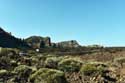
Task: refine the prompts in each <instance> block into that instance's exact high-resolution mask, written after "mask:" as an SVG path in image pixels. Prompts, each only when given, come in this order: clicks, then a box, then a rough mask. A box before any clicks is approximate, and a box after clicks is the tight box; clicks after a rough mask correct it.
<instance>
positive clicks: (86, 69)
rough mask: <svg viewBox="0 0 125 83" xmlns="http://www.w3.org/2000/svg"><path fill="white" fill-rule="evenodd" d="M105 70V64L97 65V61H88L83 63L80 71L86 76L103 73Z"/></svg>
mask: <svg viewBox="0 0 125 83" xmlns="http://www.w3.org/2000/svg"><path fill="white" fill-rule="evenodd" d="M104 71H105V66H102V65H97V64H96V63H95V64H94V63H93V64H92V63H87V64H85V65H83V66H82V67H81V69H80V72H81V73H83V74H84V75H86V76H91V75H98V74H101V75H102V74H103V73H104Z"/></svg>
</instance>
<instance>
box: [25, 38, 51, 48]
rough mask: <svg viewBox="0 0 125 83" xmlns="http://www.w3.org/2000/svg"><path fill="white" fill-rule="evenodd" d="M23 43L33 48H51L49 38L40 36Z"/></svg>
mask: <svg viewBox="0 0 125 83" xmlns="http://www.w3.org/2000/svg"><path fill="white" fill-rule="evenodd" d="M25 41H26V42H27V43H28V44H29V45H30V46H31V47H33V48H44V47H50V46H51V39H50V37H41V36H31V37H29V38H27V39H25Z"/></svg>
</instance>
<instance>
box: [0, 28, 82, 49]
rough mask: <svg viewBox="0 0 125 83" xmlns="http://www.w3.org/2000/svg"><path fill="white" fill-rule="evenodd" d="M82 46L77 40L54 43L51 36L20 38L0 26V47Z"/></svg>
mask: <svg viewBox="0 0 125 83" xmlns="http://www.w3.org/2000/svg"><path fill="white" fill-rule="evenodd" d="M78 46H80V45H79V44H78V42H77V41H76V40H70V41H63V42H59V43H52V42H51V38H50V37H41V36H30V37H28V38H26V39H23V40H22V39H19V38H16V37H15V36H13V35H12V34H11V33H8V32H6V31H5V30H4V29H3V28H1V27H0V47H7V48H35V49H36V48H49V47H51V48H60V47H63V48H67V47H68V48H72V47H78Z"/></svg>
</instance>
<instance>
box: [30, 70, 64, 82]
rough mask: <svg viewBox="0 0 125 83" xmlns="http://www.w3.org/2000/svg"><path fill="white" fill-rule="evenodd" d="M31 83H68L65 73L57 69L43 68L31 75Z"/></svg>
mask: <svg viewBox="0 0 125 83" xmlns="http://www.w3.org/2000/svg"><path fill="white" fill-rule="evenodd" d="M30 82H31V83H66V81H65V79H64V73H63V72H62V71H59V70H55V69H48V68H41V69H39V70H38V71H36V72H35V73H34V74H32V75H31V76H30Z"/></svg>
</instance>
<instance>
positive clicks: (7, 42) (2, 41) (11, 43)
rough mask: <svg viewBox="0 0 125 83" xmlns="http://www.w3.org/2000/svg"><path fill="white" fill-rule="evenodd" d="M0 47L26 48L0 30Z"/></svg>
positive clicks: (22, 43)
mask: <svg viewBox="0 0 125 83" xmlns="http://www.w3.org/2000/svg"><path fill="white" fill-rule="evenodd" d="M0 47H7V48H28V47H29V46H28V44H27V43H26V42H25V41H23V40H21V39H19V38H16V37H14V36H13V35H11V33H8V32H6V31H4V30H3V29H2V28H0Z"/></svg>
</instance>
